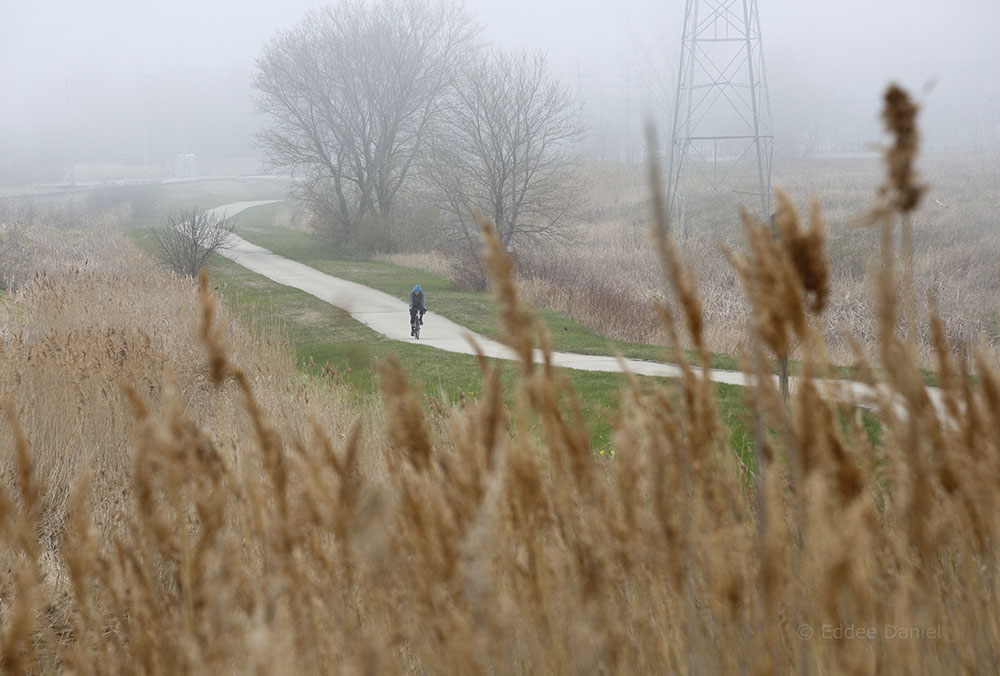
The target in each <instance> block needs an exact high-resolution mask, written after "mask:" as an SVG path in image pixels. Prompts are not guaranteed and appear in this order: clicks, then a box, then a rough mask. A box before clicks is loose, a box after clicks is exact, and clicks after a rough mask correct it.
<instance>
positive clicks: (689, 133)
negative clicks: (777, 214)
mask: <svg viewBox="0 0 1000 676" xmlns="http://www.w3.org/2000/svg"><path fill="white" fill-rule="evenodd" d="M674 105H675V108H674V126H673V134H672V135H671V145H670V172H669V179H668V180H669V183H668V185H667V197H668V205H669V208H670V213H671V216H672V217H673V218H674V219H675V222H676V223H677V226H678V231H679V232H678V234H679V236H680V237H681V238H684V237H685V236H686V235H687V223H686V217H687V212H688V208H689V207H690V206H693V205H695V204H697V203H698V202H699V200H701V199H703V198H705V197H707V196H711V195H719V194H722V193H729V194H736V195H743V196H752V198H756V199H754V201H755V202H756V201H758V200H759V206H760V215H761V217H762V218H764V219H765V220H766V219H767V218H768V216H769V215H770V213H771V156H772V151H773V148H774V135H773V133H772V131H771V103H770V99H769V97H768V93H767V75H766V72H765V70H764V50H763V44H762V42H761V33H760V19H759V17H758V14H757V0H687V2H686V4H685V8H684V30H683V33H682V35H681V59H680V70H679V73H678V77H677V98H676V100H675V104H674ZM743 199H744V201H748V200H749V199H750V198H748V197H744V198H743ZM754 208H755V207H754Z"/></svg>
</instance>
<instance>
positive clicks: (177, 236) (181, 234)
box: [152, 207, 236, 278]
mask: <svg viewBox="0 0 1000 676" xmlns="http://www.w3.org/2000/svg"><path fill="white" fill-rule="evenodd" d="M235 228H236V221H235V220H234V219H232V218H226V217H225V216H222V215H220V214H218V213H217V212H211V211H209V210H207V209H203V208H201V207H192V208H190V209H182V210H180V211H177V212H175V213H173V214H171V215H169V216H168V217H167V219H166V221H164V223H163V224H161V225H159V226H157V227H156V228H153V230H152V238H153V242H154V243H155V244H156V248H157V250H158V251H159V253H160V256H161V257H162V258H163V261H164V262H165V263H166V264H167V265H169V266H170V267H171V268H173V269H174V270H176V271H177V272H179V273H181V274H185V275H187V276H188V277H192V278H193V277H197V276H198V273H199V272H200V271H201V266H202V265H204V264H205V261H207V260H208V257H209V256H211V255H212V254H213V253H215V252H216V251H218V250H219V249H225V248H226V247H228V246H229V242H230V235H232V234H233V233H234V231H235Z"/></svg>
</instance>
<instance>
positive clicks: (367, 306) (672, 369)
mask: <svg viewBox="0 0 1000 676" xmlns="http://www.w3.org/2000/svg"><path fill="white" fill-rule="evenodd" d="M272 202H273V200H270V201H258V202H235V203H233V204H226V205H223V206H221V207H217V208H216V209H213V210H212V211H213V212H216V213H220V214H225V215H227V216H235V215H236V214H238V213H239V212H241V211H243V210H244V209H249V208H251V207H256V206H261V205H264V204H271V203H272ZM219 253H221V254H222V255H223V256H225V257H226V258H229V259H231V260H232V261H234V262H236V263H238V264H239V265H242V266H243V267H245V268H247V269H248V270H251V271H253V272H256V273H257V274H260V275H263V276H265V277H267V278H269V279H272V280H274V281H275V282H278V283H279V284H284V285H286V286H291V287H295V288H297V289H301V290H302V291H305V292H306V293H309V294H312V295H313V296H316V297H317V298H319V299H320V300H323V301H326V302H327V303H330V304H331V305H333V306H335V307H338V308H340V309H342V310H346V311H347V312H349V313H350V315H351V316H352V317H353V318H354V319H356V320H358V321H359V322H361V323H362V324H364V325H365V326H367V327H369V328H371V329H373V330H375V331H377V332H378V333H381V334H382V335H384V336H386V337H388V338H392V339H394V340H406V341H412V340H413V338H411V337H410V323H409V304H408V302H407V301H404V300H401V299H399V298H396V297H395V296H390V295H389V294H387V293H383V292H381V291H377V290H376V289H372V288H370V287H367V286H363V285H361V284H357V283H355V282H349V281H347V280H344V279H340V278H338V277H333V276H332V275H328V274H326V273H323V272H320V271H319V270H316V269H315V268H311V267H309V266H308V265H303V264H302V263H298V262H296V261H293V260H289V259H287V258H283V257H282V256H278V255H276V254H273V253H271V252H270V251H268V250H267V249H264V248H263V247H259V246H257V245H256V244H251V243H250V242H247V241H246V240H244V239H242V238H239V237H236V236H234V237H233V246H232V247H231V248H229V249H225V250H223V251H220V252H219ZM470 341H475V343H476V344H477V345H478V346H479V348H480V350H481V351H482V352H483V354H485V355H486V356H487V357H494V358H497V359H511V360H516V359H517V356H516V355H515V354H514V351H513V350H512V349H511V348H509V347H507V346H506V345H504V344H503V343H500V342H497V341H495V340H491V339H489V338H486V337H484V336H481V335H479V334H477V333H472V332H471V331H469V330H468V329H466V328H465V327H463V326H460V325H458V324H456V323H455V322H452V321H450V320H448V319H446V318H444V317H441V316H440V315H436V314H430V315H429V316H428V318H427V322H426V323H425V324H424V327H423V329H421V331H420V344H421V345H426V346H428V347H433V348H437V349H439V350H446V351H448V352H459V353H462V354H475V349H474V348H473V347H472V343H471V342H470ZM535 361H536V362H541V361H542V354H541V352H540V351H538V350H536V353H535ZM552 363H553V364H555V365H557V366H562V367H564V368H570V369H580V370H584V371H609V372H620V371H621V370H622V367H621V364H622V361H621V360H619V359H618V358H616V357H603V356H593V355H586V354H574V353H572V352H553V353H552ZM624 363H625V366H626V368H628V369H629V370H630V371H632V372H633V373H636V374H639V375H644V376H662V377H665V378H678V377H680V376H681V369H680V367H678V366H676V365H674V364H663V363H657V362H650V361H644V360H640V359H625V360H624ZM709 378H710V379H711V380H712V381H714V382H719V383H729V384H731V385H741V386H746V385H747V384H748V378H747V376H746V375H745V374H744V373H743V372H741V371H723V370H718V369H712V370H710V371H709ZM789 384H790V387H791V389H792V391H793V392H794V391H795V390H796V388H797V385H798V379H797V378H794V377H793V378H791V379H790V382H789ZM822 384H823V386H824V387H825V388H826V389H827V390H828V396H830V397H832V398H835V399H837V400H840V401H849V402H852V403H855V404H858V405H862V406H866V407H871V406H873V405H874V403H875V396H876V393H875V391H874V390H873V388H871V387H869V386H867V385H865V384H863V383H856V382H852V381H847V380H827V381H823V383H822ZM938 394H939V393H938V392H937V391H936V390H935V391H932V396H933V398H934V400H935V402H937V400H938V399H939V397H938V396H937V395H938Z"/></svg>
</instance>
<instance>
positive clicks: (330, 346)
mask: <svg viewBox="0 0 1000 676" xmlns="http://www.w3.org/2000/svg"><path fill="white" fill-rule="evenodd" d="M209 272H210V274H211V275H212V280H213V288H214V290H215V292H216V294H217V295H218V296H219V297H220V298H221V299H222V300H223V301H224V302H225V303H226V304H227V306H229V307H230V308H231V309H232V310H234V311H235V312H236V314H237V316H239V317H240V318H241V319H242V320H243V321H246V322H248V323H250V324H254V323H262V322H264V323H277V324H279V325H280V327H281V329H282V333H283V335H285V336H287V339H288V341H289V349H294V350H295V354H296V359H297V361H298V364H299V368H300V370H301V371H302V372H303V373H305V374H308V376H309V377H314V378H321V379H325V380H327V381H328V382H329V383H330V385H331V387H341V388H343V389H344V391H345V393H347V394H348V396H351V397H357V398H368V397H371V396H375V395H378V393H379V381H378V363H379V361H381V360H383V359H387V358H389V357H390V355H391V356H394V357H395V358H396V359H397V360H398V361H399V363H400V364H401V366H402V368H403V370H404V372H405V373H406V376H407V379H408V380H409V382H410V385H411V386H412V387H413V388H414V389H415V390H416V391H418V392H422V393H423V394H424V396H425V403H427V404H428V405H431V406H432V405H433V404H434V402H435V401H440V402H447V403H460V402H461V401H462V400H463V399H466V398H470V397H478V396H479V395H480V394H481V393H482V391H483V386H484V380H483V376H482V372H481V369H480V367H479V364H478V361H477V359H476V358H475V357H473V356H470V355H464V354H454V353H448V352H442V351H441V350H438V349H435V348H432V347H429V346H427V345H422V344H420V343H418V342H415V341H414V342H405V341H396V340H391V339H389V338H386V337H385V336H382V335H380V334H378V333H376V332H375V331H372V330H371V329H369V328H368V327H366V326H364V325H363V324H361V323H360V322H358V321H355V320H354V319H352V318H351V316H350V315H349V314H348V313H347V312H345V311H343V310H339V309H337V308H335V307H333V306H331V305H330V304H328V303H326V302H324V301H322V300H320V299H318V298H316V297H314V296H311V295H309V294H307V293H305V292H304V291H300V290H298V289H294V288H292V287H288V286H283V285H281V284H278V283H276V282H273V281H271V280H270V279H268V278H266V277H263V276H261V275H258V274H256V273H253V272H250V271H249V270H247V269H246V268H243V267H241V266H239V265H237V264H236V263H233V262H232V261H229V260H227V259H225V258H223V257H221V256H214V257H213V258H212V260H211V262H210V263H209ZM493 319H494V321H496V317H495V315H494V317H493ZM402 321H406V317H405V316H404V317H403V318H402ZM429 321H431V320H430V319H429ZM491 362H492V363H499V364H500V367H501V387H502V388H503V392H504V397H505V400H506V401H507V404H508V405H512V403H513V397H514V395H515V387H514V381H515V378H516V372H517V368H518V366H517V365H516V364H515V363H513V362H507V361H503V360H491ZM565 373H566V375H567V377H568V378H569V381H570V383H571V384H572V387H573V390H574V391H575V393H576V396H577V397H578V398H579V400H580V407H581V410H582V412H583V417H584V422H585V423H586V424H587V427H588V431H589V433H590V436H591V440H592V443H593V447H594V452H595V453H601V452H602V451H603V452H605V453H610V451H611V447H612V436H613V433H614V429H615V423H616V421H617V417H618V409H619V404H620V402H621V398H622V391H623V389H624V388H625V387H626V379H625V376H624V375H622V374H617V373H600V372H590V371H578V370H573V369H567V370H566V371H565ZM640 380H641V381H643V382H648V380H652V379H648V380H647V379H646V378H640ZM716 392H717V394H718V400H719V405H720V408H721V413H722V419H723V420H724V421H725V426H726V435H727V437H728V439H729V442H730V444H731V445H732V447H733V449H734V450H735V451H736V452H737V453H738V454H739V455H740V456H741V458H743V459H744V461H746V462H750V458H749V454H750V452H751V448H752V445H751V444H752V442H751V437H750V435H749V433H748V431H747V429H746V421H745V416H744V414H743V411H744V404H743V396H744V389H743V388H741V387H735V386H732V385H722V384H717V385H716ZM564 405H565V406H566V407H567V409H568V406H569V402H568V400H567V401H566V402H565V404H564ZM567 412H568V411H567Z"/></svg>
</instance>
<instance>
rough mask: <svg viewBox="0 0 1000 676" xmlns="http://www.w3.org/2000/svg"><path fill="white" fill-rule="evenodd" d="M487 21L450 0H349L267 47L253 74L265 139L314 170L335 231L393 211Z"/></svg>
mask: <svg viewBox="0 0 1000 676" xmlns="http://www.w3.org/2000/svg"><path fill="white" fill-rule="evenodd" d="M478 31H479V29H478V27H477V26H476V25H475V24H474V23H473V22H472V21H471V19H470V18H469V16H468V15H467V14H466V13H465V11H464V10H463V9H462V8H461V7H460V6H458V5H454V4H451V3H450V2H448V1H447V0H438V1H437V2H435V3H434V4H426V3H422V2H420V1H419V0H381V2H377V3H376V4H371V5H369V4H365V3H363V2H359V1H357V0H344V1H343V2H340V3H339V4H336V5H332V6H329V7H327V8H325V9H321V10H315V11H313V12H311V13H309V14H307V15H306V17H305V18H304V19H303V21H302V22H301V23H300V24H299V25H298V26H296V27H295V28H292V29H291V30H289V31H286V32H284V33H280V34H279V35H278V36H277V37H275V38H274V39H273V40H272V41H271V43H270V44H269V45H268V46H267V47H266V48H265V50H264V53H263V55H262V56H261V57H260V58H259V59H258V61H257V72H256V76H255V78H254V82H253V86H254V89H255V90H256V103H257V107H258V109H259V110H260V111H262V112H264V113H266V114H267V115H268V116H269V117H270V118H271V125H270V127H269V128H268V129H267V130H266V131H264V132H263V133H262V134H261V135H260V141H261V143H262V145H263V147H264V150H265V151H266V153H267V155H268V157H269V158H270V160H271V162H272V163H273V164H274V165H276V166H285V167H290V168H292V169H293V170H294V171H295V172H296V173H297V174H298V175H300V176H302V177H303V178H302V180H300V181H299V184H298V188H299V192H300V194H303V195H304V196H306V197H307V200H306V201H307V202H308V203H309V204H310V205H311V206H317V207H322V208H321V209H320V211H319V212H318V213H317V214H316V215H317V216H319V217H320V218H323V219H328V220H326V224H327V227H328V230H329V232H328V233H327V234H329V235H330V236H331V237H332V239H333V240H334V241H335V242H338V243H343V242H345V241H347V240H349V239H350V238H351V237H352V235H353V234H354V233H355V231H356V230H357V229H358V228H359V227H360V226H361V224H362V223H365V222H368V221H371V220H372V218H376V219H379V220H381V221H382V222H386V221H387V220H388V219H389V218H390V217H391V214H392V209H393V205H394V203H395V201H396V199H397V196H398V194H399V192H400V190H401V189H402V188H403V187H404V185H405V184H406V183H407V180H408V179H409V177H410V175H411V172H412V170H413V167H414V165H415V163H416V160H417V158H418V157H419V155H420V154H421V153H422V152H423V151H424V149H425V145H426V140H427V134H428V130H429V129H430V128H431V126H432V124H433V121H434V118H435V117H436V116H437V115H438V113H439V111H440V108H441V100H442V97H443V95H444V94H445V93H446V91H447V89H448V87H449V86H450V84H451V82H452V77H453V73H454V72H456V70H457V67H458V65H459V64H460V63H462V62H463V61H465V60H466V59H467V58H468V55H469V54H470V53H471V51H472V50H473V48H474V47H475V39H476V35H477V33H478Z"/></svg>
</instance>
